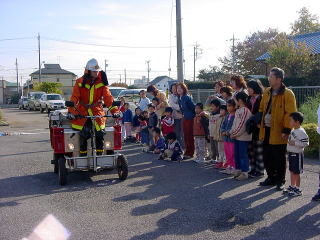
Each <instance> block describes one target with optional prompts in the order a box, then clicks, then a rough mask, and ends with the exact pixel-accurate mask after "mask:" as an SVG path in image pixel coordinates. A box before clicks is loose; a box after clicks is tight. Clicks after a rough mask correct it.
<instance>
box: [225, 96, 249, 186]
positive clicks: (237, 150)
mask: <svg viewBox="0 0 320 240" xmlns="http://www.w3.org/2000/svg"><path fill="white" fill-rule="evenodd" d="M248 97H249V96H248V95H247V94H246V93H245V92H239V93H238V94H237V95H236V96H235V98H236V101H237V105H238V109H237V111H236V114H235V118H234V121H233V125H232V128H231V131H230V134H231V138H233V139H234V140H235V142H234V159H235V163H236V171H235V179H237V180H239V181H241V180H245V179H247V178H248V172H249V156H248V145H249V142H250V141H251V140H252V135H251V134H248V133H247V132H246V122H247V121H248V119H249V118H250V117H251V115H252V114H251V112H250V110H249V109H248V108H247V107H246V103H247V99H248Z"/></svg>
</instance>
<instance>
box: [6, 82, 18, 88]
mask: <svg viewBox="0 0 320 240" xmlns="http://www.w3.org/2000/svg"><path fill="white" fill-rule="evenodd" d="M6 87H17V83H16V82H8V81H6Z"/></svg>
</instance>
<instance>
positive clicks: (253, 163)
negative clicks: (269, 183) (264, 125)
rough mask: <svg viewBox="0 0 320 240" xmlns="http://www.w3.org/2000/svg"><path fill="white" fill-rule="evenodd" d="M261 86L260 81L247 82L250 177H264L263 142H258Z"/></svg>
mask: <svg viewBox="0 0 320 240" xmlns="http://www.w3.org/2000/svg"><path fill="white" fill-rule="evenodd" d="M263 89H264V88H263V86H262V83H261V82H260V80H256V81H255V80H251V81H249V82H248V92H249V99H248V103H247V106H248V108H249V110H250V111H251V113H252V115H253V116H252V117H251V119H250V120H249V121H248V123H247V128H249V129H250V131H251V132H252V141H251V142H250V143H249V146H248V152H249V159H250V168H251V170H250V172H249V176H250V177H262V176H263V175H264V163H263V142H261V141H259V131H260V129H259V127H258V123H259V122H260V120H261V119H260V116H259V115H260V114H259V106H260V102H261V99H262V93H263Z"/></svg>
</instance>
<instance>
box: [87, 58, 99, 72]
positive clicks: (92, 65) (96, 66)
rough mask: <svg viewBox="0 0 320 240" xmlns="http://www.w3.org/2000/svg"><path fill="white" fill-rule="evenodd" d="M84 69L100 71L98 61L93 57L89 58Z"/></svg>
mask: <svg viewBox="0 0 320 240" xmlns="http://www.w3.org/2000/svg"><path fill="white" fill-rule="evenodd" d="M86 69H87V70H90V71H93V72H98V71H100V67H99V64H98V61H97V60H96V59H95V58H92V59H90V60H89V61H88V62H87V65H86Z"/></svg>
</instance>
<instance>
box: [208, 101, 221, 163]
mask: <svg viewBox="0 0 320 240" xmlns="http://www.w3.org/2000/svg"><path fill="white" fill-rule="evenodd" d="M220 105H221V103H220V101H219V100H218V99H213V100H212V101H211V113H210V115H209V133H210V158H211V159H212V162H213V163H214V164H217V165H216V167H219V166H220V165H219V164H218V161H217V160H218V157H219V152H218V142H217V141H216V140H215V139H216V137H215V131H214V129H215V128H216V123H217V119H218V118H219V114H220Z"/></svg>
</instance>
